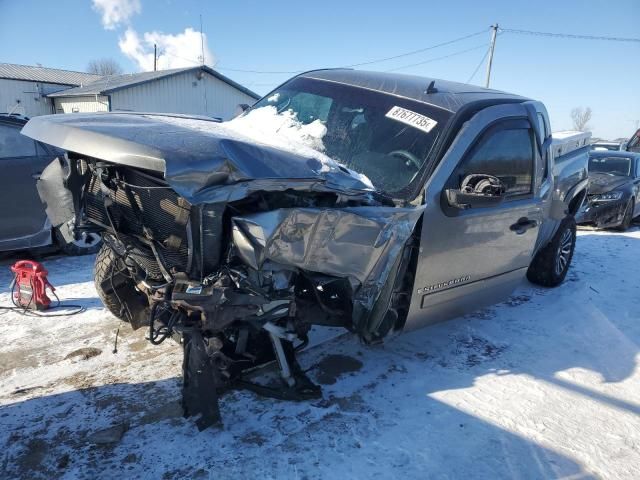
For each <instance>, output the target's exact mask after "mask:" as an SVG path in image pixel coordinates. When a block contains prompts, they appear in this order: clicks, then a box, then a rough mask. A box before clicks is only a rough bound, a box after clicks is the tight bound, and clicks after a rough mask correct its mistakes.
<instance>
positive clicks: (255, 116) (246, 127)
mask: <svg viewBox="0 0 640 480" xmlns="http://www.w3.org/2000/svg"><path fill="white" fill-rule="evenodd" d="M156 118H159V119H160V120H162V121H164V122H167V123H171V124H174V125H178V126H181V127H186V128H192V129H194V130H200V131H204V132H212V133H216V134H218V135H224V136H227V137H232V138H235V139H237V140H240V141H244V142H250V143H260V144H262V145H267V146H270V147H274V148H277V149H279V150H285V151H287V152H291V153H295V154H297V155H300V156H304V157H311V158H315V159H317V160H318V161H319V162H320V163H321V165H322V167H321V169H320V172H319V173H328V172H331V171H336V170H338V169H346V170H348V171H349V173H350V174H351V175H352V176H353V177H354V178H357V179H358V180H359V181H360V182H362V183H363V184H365V185H366V186H367V187H369V188H371V189H374V188H375V187H374V186H373V183H371V180H369V178H367V176H366V175H363V174H361V173H358V172H355V171H353V170H351V169H349V168H346V167H345V166H343V165H341V164H340V163H338V162H336V161H335V160H333V159H332V158H330V157H328V156H327V155H325V154H324V153H323V152H324V151H325V147H324V144H323V143H322V139H323V137H324V136H325V135H326V134H327V127H326V126H325V125H324V124H323V123H322V122H321V121H320V120H315V121H313V122H311V123H308V124H303V123H302V122H300V121H299V120H298V118H297V114H296V113H295V112H294V111H292V110H286V111H283V112H280V113H278V111H277V109H276V107H275V106H272V105H269V106H265V107H261V108H256V109H254V110H250V111H249V112H248V113H247V114H246V115H242V116H240V117H236V118H234V119H232V120H229V121H227V122H222V123H215V122H209V121H206V120H198V119H191V118H179V117H156Z"/></svg>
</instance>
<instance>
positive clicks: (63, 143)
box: [22, 113, 374, 203]
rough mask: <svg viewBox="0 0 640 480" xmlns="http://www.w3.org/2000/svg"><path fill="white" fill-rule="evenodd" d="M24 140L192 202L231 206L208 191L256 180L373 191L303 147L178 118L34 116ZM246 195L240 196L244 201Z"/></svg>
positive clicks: (355, 176)
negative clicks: (108, 166) (156, 184)
mask: <svg viewBox="0 0 640 480" xmlns="http://www.w3.org/2000/svg"><path fill="white" fill-rule="evenodd" d="M22 133H23V134H24V135H26V136H28V137H31V138H33V139H35V140H38V141H40V142H43V143H46V144H49V145H53V146H56V147H59V148H62V149H64V150H67V151H70V152H75V153H78V154H81V155H86V156H89V157H94V158H97V159H100V160H105V161H108V162H112V163H117V164H122V165H127V166H131V167H136V168H142V169H146V170H153V171H157V172H161V173H162V174H163V175H164V178H165V179H166V181H167V182H168V183H169V185H171V187H173V189H174V190H176V192H178V193H179V194H180V195H182V196H183V197H185V198H186V199H187V200H190V201H191V202H192V203H202V202H207V201H214V200H222V198H219V197H221V196H225V197H227V198H226V199H227V200H229V199H230V198H231V197H233V196H234V195H235V194H234V192H233V191H231V190H230V189H226V191H225V192H224V193H222V192H218V193H214V192H212V191H211V187H217V186H225V185H226V186H229V185H235V184H239V183H242V182H246V181H250V180H259V181H261V182H262V184H263V185H264V184H265V183H271V184H274V185H276V184H277V186H278V189H284V188H287V182H285V181H284V180H290V181H291V185H289V186H288V188H295V185H299V184H300V183H305V184H308V182H309V181H311V183H318V182H320V183H322V184H324V185H325V186H326V187H327V188H328V189H331V190H338V191H343V192H347V193H348V192H369V191H374V188H373V186H372V185H371V183H370V182H369V181H368V179H367V178H366V177H364V176H362V175H359V174H357V173H356V172H353V171H350V170H348V169H347V168H345V167H343V166H341V165H339V164H338V163H337V162H335V161H333V160H331V159H330V158H329V157H327V156H325V155H323V154H322V153H320V152H316V151H314V150H312V149H311V148H308V147H305V146H302V145H300V146H296V145H292V146H291V148H287V149H281V148H274V147H272V146H268V145H265V144H262V143H259V142H257V141H255V140H253V139H252V138H251V132H250V131H249V132H246V134H245V132H237V131H235V130H233V129H231V128H228V127H227V126H225V124H221V123H218V122H216V121H212V120H208V119H204V118H194V117H186V116H180V115H158V114H136V113H103V114H69V115H45V116H41V117H35V118H32V119H31V120H29V122H28V123H27V124H26V125H25V127H24V128H23V129H22ZM246 193H247V189H246V188H245V189H244V190H243V194H246Z"/></svg>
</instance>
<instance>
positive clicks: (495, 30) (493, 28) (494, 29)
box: [484, 23, 498, 88]
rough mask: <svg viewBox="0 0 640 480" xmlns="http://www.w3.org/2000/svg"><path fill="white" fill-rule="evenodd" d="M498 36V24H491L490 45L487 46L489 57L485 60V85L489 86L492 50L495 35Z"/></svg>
mask: <svg viewBox="0 0 640 480" xmlns="http://www.w3.org/2000/svg"><path fill="white" fill-rule="evenodd" d="M497 36H498V24H497V23H496V24H495V25H491V46H490V47H489V59H488V60H487V81H486V82H485V85H484V86H485V87H486V88H489V84H490V83H491V64H492V63H493V51H494V50H495V48H496V37H497Z"/></svg>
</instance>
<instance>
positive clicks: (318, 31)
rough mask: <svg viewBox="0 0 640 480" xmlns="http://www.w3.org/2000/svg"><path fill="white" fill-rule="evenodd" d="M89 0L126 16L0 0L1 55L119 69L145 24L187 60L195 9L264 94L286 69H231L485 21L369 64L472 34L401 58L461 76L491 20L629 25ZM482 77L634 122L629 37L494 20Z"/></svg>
mask: <svg viewBox="0 0 640 480" xmlns="http://www.w3.org/2000/svg"><path fill="white" fill-rule="evenodd" d="M98 3H101V4H102V5H103V6H104V5H106V6H109V5H112V4H119V5H123V4H124V5H125V6H126V5H127V4H128V5H129V7H130V9H131V11H129V13H130V15H128V18H124V19H120V21H117V18H116V21H112V22H111V23H110V24H109V23H108V24H107V26H108V27H113V28H112V29H106V28H105V26H104V23H103V22H102V16H101V13H102V12H104V10H103V11H102V12H101V11H99V10H98V9H96V8H93V5H92V2H91V1H90V0H59V1H55V2H53V1H35V0H24V1H12V0H0V62H9V63H19V64H30V65H33V64H36V63H40V64H42V65H43V66H48V67H57V68H66V69H71V70H84V69H85V68H86V66H87V63H88V62H89V61H90V60H91V59H94V58H99V57H112V58H114V59H116V60H117V61H118V62H119V63H120V64H121V65H122V66H123V67H124V69H125V70H126V71H137V70H139V69H140V66H141V65H143V64H144V59H143V56H144V55H147V57H146V59H147V60H148V58H149V57H148V55H149V51H150V50H149V48H150V47H149V45H148V44H145V42H144V38H145V33H151V32H156V35H155V36H153V35H151V36H150V37H149V38H151V37H153V38H157V39H159V41H160V42H164V43H163V45H164V46H163V47H162V48H161V51H163V52H167V55H166V56H165V57H164V58H163V59H161V60H162V61H161V64H160V66H161V67H164V66H184V64H197V62H198V56H199V55H200V50H201V49H200V46H199V45H198V43H199V42H198V41H194V38H193V35H190V36H189V35H185V34H184V32H185V29H187V28H189V27H190V28H192V29H194V30H199V22H200V21H199V15H200V14H202V24H203V30H204V33H205V34H206V44H207V45H206V48H207V49H208V50H207V51H208V52H211V54H212V56H213V57H214V59H215V62H216V68H218V69H219V70H220V71H221V72H222V73H224V74H226V75H228V76H229V77H231V78H233V79H234V80H237V81H239V82H240V83H243V84H245V85H246V86H248V87H249V88H251V89H253V90H255V91H256V92H258V93H261V94H263V93H266V92H267V91H269V90H270V89H271V88H273V87H274V86H276V85H278V84H279V83H281V82H282V81H284V80H286V79H287V78H288V77H289V76H290V75H289V74H286V73H283V74H255V73H245V72H235V71H232V70H229V69H245V70H260V71H296V70H302V69H310V68H316V67H326V66H340V65H345V64H354V63H359V62H366V61H368V60H374V59H378V58H383V57H387V56H393V55H397V54H400V53H403V52H407V51H412V50H417V49H420V48H424V47H428V46H430V45H434V44H438V43H442V42H445V41H447V40H451V39H455V38H458V37H461V36H464V35H466V34H470V33H474V32H479V31H481V30H483V29H487V31H486V33H484V34H482V35H478V36H475V37H472V38H469V39H467V40H464V41H461V42H457V43H454V44H452V45H449V46H446V47H441V48H436V49H433V50H429V51H426V52H423V53H420V54H416V55H411V56H407V57H404V58H399V59H396V60H392V61H387V62H381V63H375V64H372V65H369V66H367V67H366V68H368V69H372V70H389V69H394V68H399V67H404V66H405V65H410V64H414V63H420V62H424V61H427V60H431V59H434V58H437V57H442V56H446V55H449V54H452V53H453V54H455V53H458V52H460V51H462V50H467V49H473V48H475V47H479V48H478V49H474V50H471V51H468V52H466V53H462V54H460V55H454V56H452V57H450V58H444V59H440V60H435V61H432V62H429V63H424V64H422V65H417V66H413V67H409V68H402V69H401V70H399V72H403V73H410V74H417V75H424V76H431V77H435V78H445V79H449V80H456V81H463V82H465V81H467V80H468V79H469V77H470V76H471V74H472V73H473V71H474V69H475V68H476V66H477V65H478V64H479V62H480V61H481V59H482V57H483V55H484V54H485V49H484V48H483V47H481V46H482V45H483V44H486V43H488V41H489V31H488V27H489V25H491V24H493V23H496V22H498V23H499V24H500V26H502V27H504V28H511V29H524V30H536V31H547V32H563V33H573V34H588V35H603V36H616V37H636V38H638V37H640V1H638V0H608V1H602V0H590V1H575V0H564V1H557V0H556V1H548V0H537V1H530V0H529V1H520V0H511V1H506V0H499V1H487V2H478V1H466V0H465V1H463V0H458V1H449V2H428V1H425V0H419V1H400V0H398V1H396V2H380V6H378V5H377V4H378V2H375V1H372V0H369V1H360V0H350V1H345V0H341V1H334V0H323V1H322V2H304V1H288V0H287V1H271V2H264V1H241V0H236V1H233V2H232V1H226V2H222V1H217V2H213V1H198V0H187V1H177V0H155V1H151V0H99V2H98ZM131 5H133V7H132V8H131ZM125 17H127V15H125ZM113 19H114V17H111V20H113ZM127 31H129V34H130V35H132V36H131V38H130V40H131V41H132V42H133V44H132V43H131V42H130V43H128V44H127V45H128V46H127V47H125V50H127V51H128V52H129V56H127V55H125V53H123V50H122V49H121V48H120V46H119V41H120V40H121V39H122V38H123V37H124V36H125V33H126V32H127ZM196 36H197V35H196ZM198 38H199V37H198ZM132 52H133V54H132ZM169 52H171V53H170V55H171V56H170V55H169ZM135 55H137V57H136V56H135ZM205 56H206V58H207V60H209V59H210V57H209V54H208V53H207V54H206V55H205ZM136 58H137V60H136ZM363 68H364V67H363ZM484 74H485V66H484V64H483V65H482V66H481V67H480V69H479V70H478V72H477V74H476V76H475V77H474V79H473V82H472V83H478V84H482V83H483V81H484ZM491 86H492V87H493V88H498V89H502V90H506V91H510V92H513V93H518V94H521V95H525V96H529V97H532V98H536V99H539V100H542V101H544V102H545V104H546V105H547V107H548V109H549V111H550V114H551V118H552V122H553V128H554V130H560V129H567V128H570V126H571V120H570V111H571V109H572V108H573V107H578V106H590V107H591V108H592V110H593V119H592V121H591V122H590V126H591V128H592V130H593V131H594V134H595V135H597V136H601V137H606V138H615V137H621V136H628V135H630V134H631V132H632V130H633V129H634V127H635V125H636V122H638V121H640V88H639V87H640V44H639V43H619V42H606V41H589V40H574V39H558V38H546V37H539V36H525V35H516V34H513V33H504V34H503V35H501V36H499V37H498V40H497V47H496V53H495V59H494V70H493V75H492V84H491Z"/></svg>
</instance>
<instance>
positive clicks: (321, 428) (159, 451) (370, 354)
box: [0, 229, 640, 479]
mask: <svg viewBox="0 0 640 480" xmlns="http://www.w3.org/2000/svg"><path fill="white" fill-rule="evenodd" d="M10 263H11V261H10V260H5V261H3V262H0V285H2V286H3V287H2V290H0V304H3V305H6V304H7V303H8V301H9V295H8V291H7V288H6V287H4V286H5V285H7V284H8V283H9V281H10V272H9V271H8V266H9V264H10ZM91 263H92V259H91V258H52V259H49V260H45V264H46V266H47V268H48V269H49V270H50V272H51V273H50V278H51V280H52V282H53V284H54V285H56V286H58V293H59V294H60V297H61V298H62V299H64V301H66V302H70V303H78V302H81V303H82V304H84V305H86V306H87V311H86V312H85V313H83V314H81V315H78V316H74V317H71V318H65V317H59V318H47V319H45V318H34V317H22V316H19V315H17V314H15V313H13V312H0V333H1V335H2V343H1V344H0V478H3V479H5V478H6V479H9V478H65V479H71V478H92V479H93V478H143V479H147V478H149V479H174V478H176V479H177V478H202V479H214V478H215V479H225V478H301V479H302V478H309V479H314V478H341V479H351V478H362V479H370V478H380V479H386V478H403V479H405V478H487V479H494V478H518V479H529V478H531V479H540V478H571V479H578V478H592V477H599V478H629V479H631V478H640V368H638V362H639V360H640V355H639V347H640V321H639V320H640V295H639V293H640V289H639V287H640V230H639V229H635V230H634V231H631V232H628V233H624V234H623V233H614V232H593V231H583V232H581V233H580V236H579V238H578V244H577V253H576V256H575V258H574V265H573V268H572V270H571V271H570V273H569V276H568V278H567V281H566V282H565V284H564V285H562V286H561V287H560V288H557V289H553V290H548V289H543V288H538V287H535V286H533V285H530V284H525V285H523V286H522V288H520V289H519V290H518V291H517V292H516V293H515V294H514V295H513V296H512V297H511V298H510V299H509V300H508V301H507V302H505V303H503V304H500V305H496V306H495V307H492V308H490V309H488V310H484V311H481V312H478V313H476V314H474V315H471V316H468V317H465V318H459V319H457V320H454V321H451V322H447V323H443V324H439V325H436V326H433V327H430V328H426V329H423V330H420V331H416V332H411V333H408V334H405V335H402V336H399V337H396V338H394V339H392V340H390V341H388V342H387V343H386V344H385V345H384V346H380V347H374V348H370V347H366V346H363V345H361V344H359V343H358V341H357V340H356V339H355V338H353V337H352V336H349V335H342V336H335V337H333V338H330V339H329V340H327V341H325V342H324V343H319V344H317V345H316V346H314V347H312V348H310V349H309V350H308V351H307V352H305V353H304V354H303V355H301V359H300V360H301V363H302V364H303V366H305V367H310V368H312V370H311V371H310V375H311V377H312V378H314V379H315V380H316V381H318V382H321V383H322V384H323V392H324V395H323V399H322V400H320V401H312V402H303V403H290V402H282V401H276V400H270V399H264V398H259V397H257V396H255V395H253V394H251V393H248V392H234V393H231V394H228V395H227V396H225V397H224V399H223V400H222V403H221V407H222V415H223V420H224V422H225V427H224V429H222V430H214V429H209V430H206V431H204V432H200V433H199V432H198V431H197V429H196V428H195V426H194V423H193V421H192V420H189V419H183V418H182V417H181V412H180V408H179V401H180V390H179V385H180V383H179V382H180V362H181V352H180V350H179V349H178V348H177V347H176V346H175V345H174V344H171V343H170V342H165V344H163V345H162V346H160V347H153V346H151V345H150V344H148V343H147V342H146V341H145V340H144V334H145V332H143V331H138V332H131V331H130V330H128V327H126V326H125V325H122V326H121V328H120V340H119V344H118V352H117V354H114V353H112V350H113V340H114V332H115V330H116V328H118V326H119V322H118V321H117V320H116V319H115V318H113V317H112V316H111V315H109V314H108V313H107V312H106V311H105V310H104V309H103V308H102V307H101V304H100V302H99V300H98V299H97V297H96V294H95V291H94V289H93V285H92V274H91ZM74 353H75V355H74ZM109 427H113V428H112V429H111V430H107V431H105V429H107V428H109ZM101 437H102V438H101ZM109 440H115V441H114V442H111V443H105V442H108V441H109Z"/></svg>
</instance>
